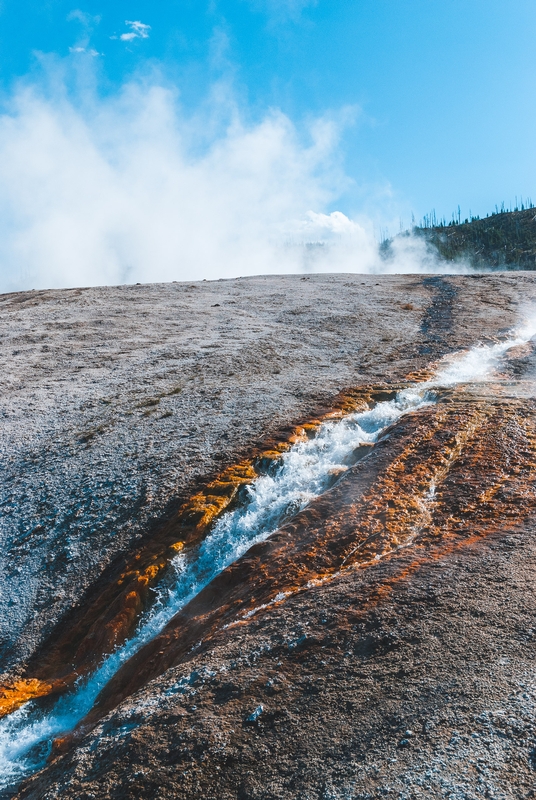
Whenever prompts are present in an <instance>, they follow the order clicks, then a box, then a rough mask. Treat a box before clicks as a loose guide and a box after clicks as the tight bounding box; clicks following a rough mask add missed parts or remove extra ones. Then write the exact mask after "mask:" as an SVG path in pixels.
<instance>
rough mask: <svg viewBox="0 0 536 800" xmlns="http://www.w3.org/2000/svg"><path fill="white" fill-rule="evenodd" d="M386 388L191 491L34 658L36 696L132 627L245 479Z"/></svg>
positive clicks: (16, 697) (3, 691) (4, 691)
mask: <svg viewBox="0 0 536 800" xmlns="http://www.w3.org/2000/svg"><path fill="white" fill-rule="evenodd" d="M386 393H388V394H390V395H393V394H394V390H393V389H390V388H387V387H370V386H369V387H364V388H358V389H349V390H347V391H344V392H341V393H340V394H339V395H338V396H337V397H336V398H335V400H334V402H333V404H332V405H331V406H330V408H326V409H322V410H321V411H320V413H319V414H318V416H316V417H314V418H313V419H308V420H306V421H304V422H302V423H300V424H299V425H296V426H294V427H292V428H290V429H287V430H285V431H283V432H282V433H281V435H280V436H275V437H273V438H271V439H269V440H268V441H267V442H266V443H265V445H264V446H262V447H259V448H258V449H256V450H255V451H254V452H253V453H252V454H251V456H250V457H249V459H247V460H243V461H241V462H239V463H237V464H233V465H231V466H230V467H227V468H226V469H224V470H223V471H222V472H221V473H220V474H219V475H217V477H216V478H215V479H214V480H211V481H209V482H208V483H207V484H206V485H205V486H204V487H203V489H202V490H201V491H199V492H197V493H195V494H194V495H193V496H192V497H190V498H189V499H188V500H187V501H186V502H185V503H184V504H183V505H182V506H181V507H180V509H179V510H178V513H177V514H176V516H175V518H174V519H172V520H170V521H169V522H167V523H166V524H164V525H163V526H162V527H161V528H160V529H159V530H158V531H157V533H156V534H155V536H154V537H153V538H152V539H151V541H150V542H148V543H147V544H146V545H145V546H144V547H142V548H140V549H139V550H138V551H136V552H135V553H133V554H132V555H131V556H130V557H129V558H128V559H127V561H126V563H124V564H123V566H122V568H121V569H120V570H118V572H117V573H116V575H115V577H113V578H112V579H110V581H109V582H108V584H107V585H106V586H105V588H104V589H102V590H101V591H99V592H98V593H96V595H95V596H94V597H93V598H92V599H90V600H89V602H87V603H85V604H84V606H83V607H82V608H80V609H78V610H77V611H76V612H75V613H74V615H73V616H72V618H71V619H70V620H69V621H68V622H67V623H66V624H64V625H63V627H62V628H61V629H60V631H59V633H58V634H57V635H56V634H55V635H54V636H53V637H51V639H50V641H49V642H48V643H47V644H46V646H45V648H43V649H42V650H41V652H40V653H38V655H37V657H36V658H34V659H33V660H32V661H31V662H30V664H29V665H28V676H29V677H27V678H25V680H24V681H23V683H26V684H28V685H30V684H31V685H35V686H37V685H39V686H40V687H41V690H40V692H39V695H33V696H35V697H37V696H43V695H46V694H57V693H61V692H63V691H65V690H66V689H68V688H69V687H71V686H72V685H73V684H74V683H75V681H76V680H77V679H78V678H79V677H80V676H83V675H87V674H89V673H90V672H91V671H92V670H93V669H94V668H95V667H96V666H97V665H98V664H99V663H100V661H101V660H102V658H103V657H104V656H106V655H107V654H109V653H111V652H113V650H114V649H115V648H116V647H118V646H120V645H121V644H123V643H124V642H125V641H126V640H127V639H128V638H129V637H130V636H131V635H132V634H133V633H134V630H135V627H136V623H137V621H138V619H139V617H140V614H141V613H142V612H143V611H145V610H146V609H147V608H148V607H149V605H150V603H151V602H152V601H153V599H154V594H153V593H152V592H151V591H150V590H151V589H152V588H154V587H155V586H156V585H157V584H158V582H159V581H160V580H161V579H162V577H163V576H164V574H165V572H166V570H167V569H168V568H169V564H170V561H171V560H172V559H173V558H174V557H175V556H176V555H177V553H178V552H180V551H181V550H185V549H188V548H190V547H193V546H195V545H196V544H198V543H199V542H200V541H202V539H203V538H204V536H206V534H207V532H208V530H209V529H210V526H211V525H212V524H213V522H214V520H215V519H217V518H218V517H219V516H220V514H222V513H223V512H224V511H225V510H226V509H227V508H228V507H229V506H230V505H231V504H232V503H233V502H234V501H235V500H236V498H237V495H238V492H239V490H240V488H241V487H242V486H244V485H246V484H248V483H251V482H252V481H253V480H255V478H256V477H257V476H258V475H259V473H260V472H261V471H262V470H264V469H266V468H267V466H268V465H269V463H271V462H273V461H274V460H277V459H279V458H281V455H282V453H284V452H285V451H286V450H288V449H289V447H291V446H292V444H293V443H294V442H296V441H299V440H302V439H305V438H307V437H308V436H311V435H313V434H314V432H315V431H316V429H317V428H318V426H319V425H321V424H322V422H323V421H324V420H326V419H330V418H336V417H341V416H344V415H345V414H349V413H351V412H353V411H357V410H365V409H366V408H367V407H368V406H369V405H370V404H371V403H372V402H374V400H375V399H377V397H382V396H383V395H384V394H386ZM18 683H20V681H13V682H11V683H7V684H5V685H3V686H1V685H0V698H1V697H2V696H3V695H5V696H6V697H10V698H11V700H10V702H9V703H8V702H7V701H6V702H5V703H2V702H0V717H2V716H5V715H6V714H9V713H11V712H12V711H14V710H16V709H17V708H19V707H20V706H21V705H23V704H24V703H25V702H26V701H27V700H28V699H31V696H30V695H28V696H26V695H25V693H24V692H23V691H20V692H18V691H17V690H16V688H15V687H16V686H17V685H18Z"/></svg>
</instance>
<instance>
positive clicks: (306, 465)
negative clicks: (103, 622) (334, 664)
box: [0, 328, 536, 789]
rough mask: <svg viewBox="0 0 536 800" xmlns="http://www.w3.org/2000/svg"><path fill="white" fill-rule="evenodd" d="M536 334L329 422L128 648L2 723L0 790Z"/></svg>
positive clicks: (181, 558) (165, 597) (253, 494)
mask: <svg viewBox="0 0 536 800" xmlns="http://www.w3.org/2000/svg"><path fill="white" fill-rule="evenodd" d="M534 333H536V328H535V329H529V328H527V329H525V330H523V331H520V332H519V333H517V334H513V336H512V338H510V339H508V340H506V341H504V342H502V343H500V344H496V345H490V346H478V347H475V348H473V349H472V350H469V351H467V352H465V353H462V354H459V355H457V356H455V357H451V358H449V359H448V360H447V361H446V363H445V366H444V367H443V368H442V369H440V370H439V371H438V372H437V374H436V375H435V377H434V378H433V379H431V380H430V381H427V382H426V383H420V384H414V385H411V386H409V387H408V388H406V389H403V390H401V391H399V392H397V394H396V396H395V397H394V399H392V400H386V401H383V402H379V403H377V404H376V405H375V406H374V407H373V408H371V409H369V410H367V411H362V412H359V413H354V414H349V415H348V416H346V417H344V418H343V419H340V420H336V421H327V422H324V423H323V424H322V425H321V426H320V427H319V428H318V431H317V433H316V435H315V437H314V438H312V439H309V440H306V441H300V442H298V443H296V444H294V445H293V446H292V447H291V448H290V449H289V450H288V451H287V452H286V453H284V454H283V455H282V456H281V460H280V461H279V462H278V466H277V468H276V469H275V470H274V471H273V473H272V474H267V475H261V476H259V477H258V478H257V479H256V480H255V481H254V482H253V483H251V484H250V485H249V486H248V487H247V498H246V501H245V502H244V503H243V504H242V505H241V507H239V508H237V509H235V510H233V511H229V512H227V513H225V514H223V515H222V516H221V517H220V518H219V520H218V521H217V522H216V523H215V524H214V526H213V527H212V530H211V531H210V533H209V535H208V536H207V537H206V538H205V540H204V541H203V542H202V543H201V544H200V545H198V546H197V547H196V548H194V549H193V550H192V551H190V552H187V553H184V554H182V553H181V554H179V555H177V556H176V557H175V559H174V560H173V562H172V567H173V570H174V574H173V579H172V581H171V584H170V583H169V582H168V584H167V585H166V586H162V587H161V588H160V590H159V593H158V597H157V601H156V603H155V604H154V606H153V608H152V609H151V610H150V612H148V613H147V614H146V615H145V616H144V617H143V618H142V619H141V620H140V623H139V626H138V629H137V632H136V633H135V635H134V636H133V637H132V638H131V639H130V640H129V641H128V642H126V644H124V645H123V646H122V647H120V648H118V649H117V650H116V651H115V652H114V653H112V654H111V655H110V656H108V657H107V658H106V659H105V660H104V661H103V663H102V664H101V666H100V667H99V668H98V669H97V670H96V671H95V672H94V673H93V674H92V675H91V676H90V677H89V678H85V679H83V680H82V679H81V680H80V682H79V683H78V685H77V686H76V688H75V689H74V690H73V691H72V692H70V693H68V694H66V695H64V696H63V697H61V698H60V699H59V700H57V701H56V703H55V704H54V706H53V707H52V709H48V710H43V709H40V707H39V703H38V702H35V701H30V702H28V703H26V705H24V706H22V707H21V708H19V709H18V710H17V711H15V712H14V713H13V714H11V715H10V716H8V717H5V718H4V719H2V720H1V721H0V789H9V788H10V787H14V786H15V785H16V784H17V783H18V782H19V781H20V780H21V779H22V778H23V777H24V776H25V775H27V774H29V773H31V772H33V771H35V770H37V769H39V768H41V767H42V766H43V765H44V764H45V762H46V759H47V757H48V755H49V753H50V749H51V746H52V741H53V739H54V738H55V737H57V736H58V735H60V734H63V733H66V732H68V731H70V730H72V729H73V728H74V727H75V726H76V725H77V724H78V723H79V722H80V720H81V719H83V717H84V716H85V715H86V714H87V713H88V712H89V711H90V709H91V708H92V706H93V704H94V703H95V700H96V699H97V696H98V694H99V693H100V691H101V690H102V688H103V687H104V686H105V685H106V683H107V682H108V681H109V680H110V678H111V677H112V676H113V675H114V674H115V673H116V672H117V670H118V669H119V668H120V667H121V665H122V664H123V663H124V662H125V661H127V660H128V659H129V658H131V657H132V656H133V655H134V654H135V653H136V652H137V651H138V650H139V649H140V648H141V647H142V646H143V645H144V644H146V643H147V642H148V641H150V640H151V639H152V638H154V637H155V636H156V635H157V634H158V633H160V631H161V630H162V629H163V628H164V627H165V625H166V624H167V623H168V622H169V621H170V620H171V618H172V617H173V616H174V615H175V614H176V613H177V612H178V611H179V610H180V609H181V608H182V607H183V606H184V605H186V603H188V602H189V601H190V600H191V599H192V598H193V597H194V596H195V595H196V594H198V593H199V592H200V591H201V590H202V589H203V588H204V587H205V586H206V585H207V584H208V583H210V581H211V580H212V579H213V578H215V577H216V575H218V574H219V573H220V572H221V571H222V570H224V569H225V568H226V567H228V566H229V565H230V564H231V563H232V562H233V561H235V560H236V559H238V558H240V556H242V555H243V554H244V553H245V552H246V551H247V550H248V549H249V548H250V547H251V546H252V545H253V544H255V543H257V542H259V541H262V540H263V539H266V538H267V537H268V536H270V534H271V533H273V532H274V531H276V530H277V529H278V528H279V527H280V526H281V524H282V523H283V522H285V521H286V520H287V519H289V517H291V516H292V515H293V514H295V513H296V512H298V511H300V510H301V509H303V508H304V507H305V506H306V505H307V504H308V503H310V502H311V501H312V500H314V499H315V498H316V497H318V496H319V495H320V494H322V493H323V492H325V491H326V489H328V488H329V487H330V486H331V485H332V483H333V480H334V476H337V475H339V474H340V473H342V472H344V471H345V470H346V469H347V468H348V464H351V463H353V462H354V461H355V455H354V454H355V453H356V451H357V450H358V448H359V447H361V446H362V445H370V444H374V443H375V442H377V441H378V439H379V438H380V437H381V436H382V434H383V432H384V431H385V430H386V429H387V428H388V427H389V426H391V425H392V424H393V423H395V422H396V421H397V420H398V419H400V417H402V416H403V415H405V414H407V413H409V412H414V411H417V410H418V409H420V408H423V407H424V406H427V405H430V404H432V403H434V402H436V399H437V392H436V390H437V389H441V388H442V387H449V386H454V385H456V384H461V383H473V382H478V381H483V380H486V379H487V378H488V376H489V375H490V374H491V373H492V371H493V368H494V366H495V365H496V364H497V363H498V361H499V360H500V358H501V356H503V355H504V353H506V351H507V350H509V349H510V348H512V347H515V346H517V345H520V344H523V343H525V342H527V341H528V340H529V339H530V338H531V337H532V335H533V334H534Z"/></svg>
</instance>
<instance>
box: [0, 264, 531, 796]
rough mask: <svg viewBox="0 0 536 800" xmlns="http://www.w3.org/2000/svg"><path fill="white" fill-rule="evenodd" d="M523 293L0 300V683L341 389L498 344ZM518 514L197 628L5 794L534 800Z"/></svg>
mask: <svg viewBox="0 0 536 800" xmlns="http://www.w3.org/2000/svg"><path fill="white" fill-rule="evenodd" d="M534 294H535V288H534V279H533V277H532V276H531V275H530V274H524V275H519V274H518V275H508V276H504V275H493V276H489V275H488V276H471V277H469V276H468V277H449V278H445V279H442V278H437V277H436V278H425V277H423V276H404V277H388V278H386V277H382V278H375V277H370V276H368V277H363V276H347V275H345V276H311V277H307V278H300V277H281V278H272V277H270V278H251V279H241V280H235V281H221V282H216V283H198V284H188V285H186V284H171V285H165V286H136V287H120V288H116V289H113V288H112V289H88V290H76V291H65V292H34V293H25V294H23V295H5V296H3V297H2V298H0V309H1V312H0V325H1V326H2V327H3V330H2V342H3V358H4V359H5V364H4V365H3V366H4V371H3V374H4V379H5V381H6V389H5V391H4V392H3V395H2V397H3V403H4V411H3V413H4V429H5V436H4V438H3V445H2V448H3V457H4V459H5V474H6V481H5V484H4V492H5V495H4V498H3V505H2V512H3V518H2V540H1V547H2V557H3V559H4V563H3V569H4V570H5V573H4V578H3V580H2V589H3V590H4V591H5V592H6V595H7V596H6V598H5V609H6V610H5V613H3V615H2V618H3V625H4V629H3V637H4V642H5V649H4V659H3V664H4V669H5V670H6V672H8V671H9V673H10V674H11V675H13V671H14V665H16V664H17V663H19V664H20V665H21V666H22V665H23V663H24V661H25V660H27V658H28V657H32V655H33V657H34V660H35V653H36V652H37V655H39V652H40V649H39V648H41V649H43V648H44V649H45V651H46V646H47V637H48V635H49V634H50V632H51V631H52V630H53V628H54V625H56V624H58V623H59V626H60V630H61V624H62V619H63V620H64V621H65V620H66V619H68V618H69V616H68V615H69V614H73V613H76V606H77V604H80V603H81V604H82V605H83V603H84V602H85V601H84V596H85V593H86V592H87V591H88V589H90V587H91V586H92V585H93V584H95V582H96V581H98V579H99V576H102V573H103V570H104V575H103V576H102V577H100V581H101V583H102V584H103V585H105V583H106V574H107V573H106V569H107V568H108V572H111V571H113V569H114V565H113V562H114V559H117V558H121V556H122V554H125V553H128V552H129V551H131V550H132V548H133V547H134V546H135V545H136V543H139V542H140V541H149V540H150V538H151V535H152V532H153V531H154V530H155V526H156V527H157V526H158V524H159V522H160V521H161V520H162V518H165V517H166V516H169V515H171V514H172V512H173V511H174V509H176V508H177V506H178V505H179V504H180V502H182V501H183V500H184V499H185V498H186V497H187V496H188V495H189V494H190V493H191V492H192V491H193V490H194V489H195V488H196V487H197V486H198V485H199V484H200V483H201V482H202V481H203V480H206V479H207V477H210V476H211V475H214V474H215V473H216V472H217V471H219V470H221V468H222V467H225V466H226V465H228V464H231V463H233V462H234V461H236V460H237V459H238V458H240V457H243V456H245V455H247V454H248V453H249V452H251V451H252V449H253V448H254V447H255V446H256V445H257V443H258V442H259V441H261V440H262V439H263V438H264V437H266V436H269V435H270V434H273V433H274V432H276V431H277V430H278V429H281V427H282V426H284V425H287V424H290V423H292V422H295V421H296V420H297V419H299V418H302V417H303V416H307V415H311V414H314V413H315V411H316V410H317V409H318V408H319V407H320V406H322V405H325V404H329V401H330V398H332V397H333V396H334V395H335V394H336V393H337V392H338V391H339V390H340V389H341V388H343V387H344V386H356V385H364V384H368V383H377V382H378V381H382V382H384V381H388V382H389V381H400V380H402V379H403V378H404V376H406V375H407V374H409V373H411V372H414V371H415V370H418V369H421V368H423V367H426V366H427V365H428V364H429V363H430V362H431V361H433V360H434V359H436V358H438V357H439V356H441V355H442V354H444V353H445V352H448V351H450V350H455V349H459V348H461V347H466V346H469V345H472V344H474V343H475V342H476V341H478V340H482V339H485V338H486V337H493V336H495V335H496V334H497V333H504V331H505V330H506V329H508V328H510V327H511V326H512V325H514V324H515V323H516V322H517V321H518V319H519V317H520V316H523V314H524V313H525V312H526V310H527V308H528V307H530V303H531V300H532V299H533V298H534ZM529 361H530V359H529ZM522 371H523V370H522ZM516 402H517V401H516ZM517 407H518V406H516V408H517ZM527 408H528V406H527ZM515 413H517V414H520V415H521V416H520V419H521V418H523V416H524V414H525V412H524V411H523V410H522V411H520V412H519V411H516V412H515ZM529 417H530V419H532V417H531V416H530V414H529ZM508 419H509V420H510V422H511V419H510V417H508ZM516 419H517V418H516ZM510 422H509V423H508V424H510ZM512 424H513V423H512ZM516 424H517V423H516ZM527 424H529V423H527ZM518 427H519V425H518ZM490 452H491V451H490ZM501 452H502V451H501ZM487 463H489V459H488V462H486V468H487ZM521 468H522V467H520V469H521ZM516 469H517V467H516ZM520 496H521V495H520ZM521 505H522V503H521ZM516 507H517V506H516ZM529 511H530V509H529ZM516 513H517V512H516ZM531 520H532V518H531V515H530V513H529V512H527V515H526V518H525V519H519V520H517V522H518V523H519V524H518V525H517V528H516V532H512V531H510V533H509V534H508V536H507V537H506V534H505V533H504V532H503V531H501V530H500V529H499V530H495V531H493V532H492V533H489V536H488V537H487V538H486V539H485V540H482V541H480V542H478V543H471V544H467V546H465V547H463V548H461V549H460V553H459V554H456V555H455V556H453V555H452V553H450V554H443V555H441V554H438V556H437V558H435V560H432V561H431V562H427V561H426V560H424V561H423V563H419V565H418V566H417V567H415V568H414V569H413V570H412V571H411V573H410V577H409V578H407V579H403V580H398V579H396V580H395V582H394V584H393V588H392V591H391V590H390V591H389V592H388V593H387V595H386V596H384V595H383V594H382V593H381V592H380V594H378V593H377V592H376V594H377V595H378V596H377V597H376V599H375V600H374V601H373V602H372V600H371V601H370V602H369V601H367V597H369V596H372V595H371V592H372V594H373V595H374V588H373V587H374V586H375V585H379V584H381V583H382V582H383V583H385V581H388V580H392V579H394V578H396V576H397V575H399V574H400V573H403V572H404V568H405V566H407V564H406V563H405V559H411V556H409V555H396V556H394V557H392V558H390V559H388V560H387V561H385V562H382V563H380V564H378V565H377V566H374V567H372V568H370V569H369V570H358V571H355V570H354V571H350V572H345V573H343V574H342V573H341V575H340V576H338V577H336V578H334V579H333V580H330V581H329V582H328V583H326V584H323V585H321V586H319V587H317V588H316V589H311V590H310V591H308V592H304V593H300V594H298V595H296V596H294V597H291V598H289V599H288V601H287V602H286V603H285V604H284V605H283V606H281V607H274V608H272V609H271V610H270V611H269V613H268V612H267V613H266V614H264V615H263V616H262V618H261V617H259V619H257V618H256V617H255V618H254V620H253V621H252V622H251V624H250V625H249V626H247V629H244V630H242V628H240V627H239V628H237V629H233V630H232V631H230V632H229V633H228V634H225V636H223V638H222V635H220V634H218V636H219V638H218V636H216V638H215V639H214V640H213V641H212V642H211V645H210V647H209V648H208V649H205V652H204V653H202V654H200V655H195V654H194V655H192V656H191V658H190V659H186V661H185V660H184V659H183V661H182V662H181V664H180V665H177V666H174V667H172V668H171V670H169V671H167V672H163V673H162V674H159V672H158V670H157V671H156V672H155V673H154V675H155V677H154V679H153V681H152V682H149V683H148V684H147V685H146V686H140V691H139V693H138V694H137V695H134V697H133V698H130V699H127V700H126V701H125V702H124V704H123V705H121V706H119V707H118V709H117V710H115V711H114V710H112V711H111V716H109V717H108V718H106V719H105V720H104V722H100V723H99V724H98V726H97V728H95V730H94V731H93V732H89V733H88V734H87V738H86V739H85V740H84V739H83V740H82V741H81V742H80V744H79V746H78V747H77V748H72V749H71V750H69V751H68V752H67V753H66V755H64V756H62V757H61V758H59V759H58V760H56V761H55V762H54V763H53V764H52V765H51V766H50V767H49V768H48V769H47V770H45V771H44V772H43V773H42V775H40V776H37V777H36V778H35V779H34V780H32V781H30V782H29V784H28V786H27V788H26V789H22V790H21V793H20V796H21V797H32V798H48V797H50V798H52V797H62V798H63V797H69V798H71V797H72V798H101V797H102V798H105V797H106V798H108V797H114V798H120V797H128V798H130V797H132V798H135V797H136V798H137V797H144V798H145V797H147V798H152V797H154V798H160V797H188V798H194V797H214V798H220V797H221V798H235V797H236V798H241V799H242V800H245V798H250V797H251V798H261V797H262V798H266V799H267V798H279V797H281V798H287V797H288V798H293V797H300V798H301V797H303V798H309V797H310V798H315V799H316V798H332V797H333V798H338V797H341V798H342V797H345V798H346V797H348V798H350V797H354V798H361V797H362V798H365V797H376V796H378V797H379V796H384V795H386V796H389V794H390V793H391V794H392V795H393V796H400V797H404V798H405V797H408V798H410V797H414V796H415V797H416V796H419V792H420V793H421V794H420V796H423V797H428V796H430V797H434V796H437V797H454V798H458V797H460V798H465V797H471V798H472V797H479V796H488V797H525V796H531V795H530V793H529V792H530V790H531V782H532V774H533V773H532V769H533V757H532V748H533V746H534V745H533V744H532V738H531V737H533V735H534V731H533V728H532V722H531V716H530V715H531V708H532V704H533V702H534V700H535V699H536V696H535V694H534V691H535V689H534V685H533V683H532V682H531V681H532V679H531V677H530V669H531V668H530V664H531V660H532V659H533V655H534V653H533V652H532V651H533V648H534V645H533V642H532V625H533V624H534V623H533V619H534V611H535V608H534V604H533V603H532V597H533V595H534V592H533V588H534V576H535V574H536V573H535V571H534V570H535V567H536V561H535V557H536V551H535V550H534V549H533V541H532V539H533V537H532V535H531V534H532V531H533V524H532V521H531ZM510 527H511V526H510ZM109 565H111V566H109ZM506 587H507V592H508V594H507V597H508V598H509V600H508V602H506V599H505V598H506V595H505V588H506ZM73 607H75V612H73V611H72V610H71V609H72V608H73ZM66 614H67V616H66ZM531 620H532V622H531ZM64 624H65V623H64ZM260 705H262V706H263V710H262V713H260V715H259V717H258V719H257V720H256V721H252V722H248V717H249V715H251V713H252V712H253V711H254V710H255V708H257V707H258V706H260ZM406 731H410V733H406ZM534 744H536V741H535V743H534ZM473 762H474V763H473ZM427 787H428V788H427ZM486 792H487V794H486Z"/></svg>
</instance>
